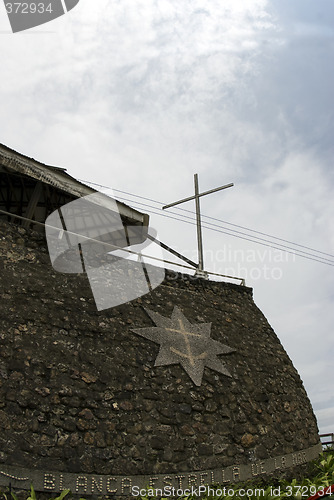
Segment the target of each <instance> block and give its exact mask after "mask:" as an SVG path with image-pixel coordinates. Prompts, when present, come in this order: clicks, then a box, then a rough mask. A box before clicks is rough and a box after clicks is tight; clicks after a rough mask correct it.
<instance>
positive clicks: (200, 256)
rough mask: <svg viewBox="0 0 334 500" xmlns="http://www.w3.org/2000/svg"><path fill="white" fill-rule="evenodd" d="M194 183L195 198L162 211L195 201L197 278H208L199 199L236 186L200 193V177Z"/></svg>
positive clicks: (230, 185)
mask: <svg viewBox="0 0 334 500" xmlns="http://www.w3.org/2000/svg"><path fill="white" fill-rule="evenodd" d="M194 183H195V196H189V197H188V198H183V199H182V200H179V201H175V202H174V203H170V204H169V205H165V206H164V207H162V209H163V210H165V209H166V208H170V207H175V205H180V203H185V202H186V201H190V200H195V204H196V222H197V244H198V267H197V269H196V273H195V276H200V277H202V278H207V277H208V274H207V272H206V271H204V259H203V240H202V225H201V210H200V203H199V199H200V197H201V196H205V195H207V194H211V193H215V192H216V191H221V190H222V189H227V188H229V187H232V186H234V184H233V183H230V184H226V185H225V186H220V187H218V188H214V189H210V190H209V191H205V192H204V193H200V192H199V187H198V175H197V174H195V175H194Z"/></svg>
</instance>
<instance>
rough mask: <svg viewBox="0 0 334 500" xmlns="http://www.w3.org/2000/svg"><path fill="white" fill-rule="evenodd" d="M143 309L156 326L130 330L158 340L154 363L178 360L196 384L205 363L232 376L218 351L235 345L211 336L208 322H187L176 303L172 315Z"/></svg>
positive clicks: (169, 363)
mask: <svg viewBox="0 0 334 500" xmlns="http://www.w3.org/2000/svg"><path fill="white" fill-rule="evenodd" d="M145 311H146V312H147V314H148V315H149V316H150V318H151V319H152V321H153V322H154V323H155V324H156V325H157V326H156V327H148V328H135V329H133V330H132V331H133V332H135V333H137V334H138V335H141V336H142V337H145V338H146V339H149V340H152V341H153V342H156V343H157V344H160V350H159V354H158V356H157V358H156V360H155V366H164V365H172V364H176V363H180V365H181V366H182V368H183V369H184V370H185V371H186V373H187V374H188V375H189V377H190V378H191V380H192V381H193V382H194V384H195V385H197V386H200V385H201V383H202V378H203V372H204V368H205V366H207V367H209V368H211V369H212V370H216V371H217V372H219V373H222V374H223V375H227V376H228V377H231V374H230V372H229V371H228V370H227V368H226V367H225V365H224V363H223V362H222V361H221V360H219V359H218V358H217V355H218V354H228V353H230V352H233V351H235V349H231V348H230V347H228V346H226V345H224V344H221V343H220V342H217V341H216V340H213V339H212V338H211V337H210V331H211V323H197V324H193V323H190V321H188V320H187V318H186V317H185V316H184V314H183V313H182V311H181V310H180V309H179V308H178V307H176V306H175V307H174V310H173V313H172V317H171V318H165V317H164V316H161V315H160V314H159V313H156V312H154V311H150V310H148V309H145Z"/></svg>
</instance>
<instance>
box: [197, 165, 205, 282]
mask: <svg viewBox="0 0 334 500" xmlns="http://www.w3.org/2000/svg"><path fill="white" fill-rule="evenodd" d="M194 184H195V204H196V223H197V246H198V268H197V270H196V275H202V274H203V273H204V258H203V239H202V224H201V208H200V202H199V188H198V174H194ZM205 277H207V276H205Z"/></svg>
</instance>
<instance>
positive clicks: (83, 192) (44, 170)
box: [0, 144, 149, 226]
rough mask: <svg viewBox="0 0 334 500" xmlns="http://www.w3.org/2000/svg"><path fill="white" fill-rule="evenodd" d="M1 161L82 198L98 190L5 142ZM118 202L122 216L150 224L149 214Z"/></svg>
mask: <svg viewBox="0 0 334 500" xmlns="http://www.w3.org/2000/svg"><path fill="white" fill-rule="evenodd" d="M0 162H1V164H2V165H3V166H5V167H7V168H9V169H10V170H13V171H15V172H18V173H21V174H24V175H28V176H29V177H32V178H34V179H36V180H37V181H41V182H44V183H45V184H48V185H50V186H53V187H55V188H57V189H60V190H61V191H64V192H66V193H69V194H71V195H72V196H74V197H76V198H82V197H83V196H87V195H89V194H93V193H96V192H97V191H96V189H93V188H91V187H89V186H87V185H86V184H83V183H82V182H80V181H78V180H77V179H75V178H74V177H72V176H71V175H69V174H68V173H67V172H66V169H65V168H61V167H55V166H51V165H45V164H44V163H41V162H39V161H37V160H35V159H34V158H29V157H28V156H25V155H23V154H21V153H18V152H16V151H14V150H13V149H10V148H9V147H7V146H5V145H3V144H0ZM101 194H102V195H103V196H106V198H111V197H110V196H108V195H105V194H103V193H101ZM116 202H117V208H118V210H119V213H120V215H121V217H125V218H126V219H127V220H128V221H129V222H130V223H133V224H135V225H136V224H138V223H139V224H142V225H145V226H148V223H149V216H148V215H147V214H144V213H142V212H139V211H138V210H135V209H134V208H131V207H129V206H128V205H125V204H124V203H122V202H120V201H118V200H116Z"/></svg>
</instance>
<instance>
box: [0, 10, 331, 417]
mask: <svg viewBox="0 0 334 500" xmlns="http://www.w3.org/2000/svg"><path fill="white" fill-rule="evenodd" d="M290 3H291V2H290ZM280 5H283V6H284V7H280ZM299 5H300V3H299ZM274 6H275V7H276V14H275V16H272V15H269V14H268V13H269V12H270V14H272V11H273V7H274ZM309 8H310V7H309ZM286 9H292V7H288V4H286V2H283V4H281V3H277V2H276V3H275V2H269V1H266V0H248V1H247V3H246V5H245V2H244V0H237V1H236V0H228V1H224V2H220V1H218V0H212V1H210V2H204V1H203V0H195V1H190V0H188V1H184V2H182V3H180V2H176V0H173V1H168V0H161V1H159V2H156V1H154V0H141V1H138V2H135V3H134V2H130V1H129V0H123V1H118V2H116V1H115V2H109V1H108V0H99V2H98V3H92V2H91V1H90V0H81V1H80V3H79V4H78V6H77V7H76V8H75V9H73V11H71V12H70V13H69V14H68V15H66V16H63V17H62V18H59V19H58V20H56V21H54V22H53V23H52V24H51V23H50V25H49V27H50V28H49V29H50V30H53V31H54V33H43V31H46V28H45V27H41V28H38V29H37V30H36V33H38V34H30V35H29V34H24V33H22V34H17V35H15V36H14V35H2V37H1V38H0V55H1V57H2V61H3V62H2V78H1V81H0V105H1V110H2V113H1V116H0V128H1V138H0V140H1V142H4V143H5V144H8V145H9V146H10V147H13V148H15V149H17V150H19V151H21V152H22V153H25V154H28V155H31V156H34V157H35V158H37V159H39V160H41V161H45V162H47V163H51V164H58V165H60V166H63V167H67V168H68V170H69V172H70V174H72V175H74V176H76V177H78V178H81V179H87V180H92V181H93V182H98V183H101V184H105V185H110V186H112V187H114V188H119V189H123V190H125V191H129V192H134V193H138V194H140V195H142V196H147V197H149V198H154V199H158V200H161V201H162V202H166V203H167V202H172V201H174V200H176V199H179V198H182V197H184V196H188V195H190V194H192V192H193V173H194V172H198V173H199V174H200V186H201V189H203V190H206V189H210V188H212V187H215V186H218V185H222V184H225V183H227V182H235V184H236V185H235V187H234V188H232V189H229V190H226V191H224V192H222V193H217V194H215V195H212V196H210V197H207V198H205V199H203V201H202V209H203V213H207V214H209V215H211V216H214V217H218V218H221V219H224V220H228V221H231V222H234V223H236V224H240V225H242V226H248V227H252V228H255V229H257V230H259V231H262V232H264V233H269V234H275V235H277V236H279V237H282V238H284V239H287V240H290V241H297V242H299V243H301V244H304V245H306V246H309V247H312V248H316V249H319V250H323V251H324V252H328V253H331V254H332V253H334V250H333V247H334V231H333V220H334V218H333V215H334V214H333V211H334V207H333V202H332V191H333V184H334V179H333V174H332V169H331V166H332V151H333V149H332V137H331V130H332V128H333V123H332V122H333V116H332V112H331V109H332V87H333V69H332V65H331V63H330V61H331V60H332V59H331V58H330V55H331V51H332V48H331V45H330V44H331V41H330V38H329V37H326V39H325V41H322V42H321V43H320V42H319V41H318V40H314V37H313V36H312V39H311V41H310V44H311V46H308V47H307V48H305V46H304V45H303V43H300V41H299V42H298V40H297V42H296V39H297V38H298V39H299V34H298V33H297V35H298V36H297V35H296V32H295V31H294V30H292V28H291V23H290V20H289V19H288V18H287V17H284V13H285V10H286ZM0 14H1V12H0ZM311 14H312V12H311ZM289 15H290V14H289ZM299 15H300V16H303V17H305V16H307V12H305V9H304V10H303V12H300V14H299V12H298V9H297V10H294V16H296V17H297V18H298V16H299ZM280 16H281V17H280ZM310 17H311V19H312V16H311V15H310ZM0 21H1V26H0V28H1V29H3V30H5V29H8V26H7V24H6V23H7V20H6V18H5V17H4V16H3V17H1V16H0ZM294 22H295V21H294ZM302 22H303V23H305V22H309V20H307V19H306V20H305V19H304V20H303V21H302ZM323 22H324V21H323ZM317 23H318V24H319V23H320V25H321V26H322V25H323V23H322V22H320V21H319V19H318V20H317ZM292 24H293V23H292ZM318 24H317V26H318ZM316 29H318V27H317V28H316ZM289 30H290V31H289ZM312 30H313V28H312ZM312 30H311V31H312ZM308 40H310V39H309V38H308ZM142 208H143V207H142ZM184 208H190V209H192V208H193V205H190V204H188V206H185V207H184ZM143 209H144V208H143ZM217 224H219V223H217ZM152 225H153V226H154V227H156V228H157V229H159V233H160V236H161V239H162V240H163V241H165V242H166V243H168V244H170V245H171V246H172V247H178V248H179V249H181V250H182V251H184V252H186V253H187V254H193V253H194V251H195V250H196V235H195V227H194V226H191V225H183V224H182V223H180V222H177V221H175V220H172V219H165V218H162V217H158V216H152ZM258 236H259V235H258ZM263 237H264V238H265V236H263ZM204 247H205V249H207V250H211V251H212V254H213V255H214V256H217V255H218V252H220V251H221V250H222V248H224V247H225V248H231V249H233V250H236V251H238V250H240V251H241V252H243V254H244V255H246V254H247V252H248V255H249V252H250V250H253V251H254V253H255V256H256V259H257V260H256V262H255V263H254V262H247V261H245V262H244V261H242V262H239V261H238V260H237V259H233V258H232V262H229V261H227V262H222V261H219V260H218V259H217V257H216V258H215V260H210V259H209V258H208V260H207V261H206V262H207V265H208V268H209V269H212V270H215V271H217V272H222V273H224V269H226V267H230V268H231V267H232V271H234V272H235V273H236V274H238V272H245V273H247V275H248V279H247V284H248V285H250V286H254V294H255V298H256V302H257V303H258V305H259V307H260V309H262V310H263V311H264V313H265V314H266V316H267V318H268V320H269V322H270V323H271V324H273V326H274V328H275V330H276V332H277V334H278V336H279V338H280V339H281V340H282V343H283V345H284V346H285V347H286V349H287V350H288V353H289V354H290V356H291V358H292V360H293V362H294V364H295V365H296V367H297V368H298V370H299V371H300V374H301V376H302V378H303V379H304V381H305V385H306V386H307V389H308V392H309V395H310V397H311V400H312V401H313V400H314V401H317V404H318V402H319V400H318V395H319V391H320V393H321V395H322V396H321V397H323V399H322V400H321V401H324V402H325V403H326V404H327V403H328V404H330V403H329V398H328V397H327V394H333V389H332V387H331V382H330V378H329V377H328V365H327V363H328V360H329V359H330V352H333V349H332V346H333V343H332V339H331V333H330V332H331V328H332V324H333V319H334V318H333V307H332V301H333V279H332V267H329V266H324V265H323V264H318V263H315V262H312V261H308V260H306V259H302V258H296V260H295V261H294V260H293V258H292V257H291V256H290V257H289V258H288V259H286V261H285V260H284V259H283V262H274V261H273V260H271V259H272V255H273V253H272V252H273V251H272V252H268V251H267V249H266V247H261V246H258V245H255V244H253V243H251V242H249V241H245V240H240V239H236V238H233V237H231V236H227V235H226V234H219V233H215V232H211V231H208V230H205V231H204ZM304 250H305V251H308V250H306V249H304ZM211 266H212V267H211ZM238 266H239V267H238ZM264 266H267V267H268V269H269V279H266V278H265V271H264ZM276 268H278V269H279V270H280V271H281V272H282V276H281V277H280V279H275V278H274V277H273V276H272V275H270V272H273V270H274V269H276ZM256 272H259V273H260V274H259V278H255V276H256ZM252 273H253V274H252ZM319 339H320V340H321V341H319ZM321 388H325V389H324V392H321ZM332 406H333V405H331V406H330V408H332ZM328 411H330V410H328ZM326 418H327V417H326ZM326 418H325V415H324V414H321V413H320V414H319V422H321V426H327V423H326V422H327V420H326Z"/></svg>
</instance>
